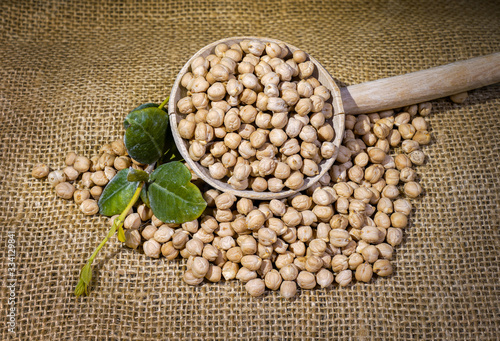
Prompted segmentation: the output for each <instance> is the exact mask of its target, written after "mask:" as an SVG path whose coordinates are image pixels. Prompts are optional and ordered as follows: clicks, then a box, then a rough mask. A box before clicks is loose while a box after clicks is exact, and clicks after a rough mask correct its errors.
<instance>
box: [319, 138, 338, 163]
mask: <svg viewBox="0 0 500 341" xmlns="http://www.w3.org/2000/svg"><path fill="white" fill-rule="evenodd" d="M336 151H337V147H336V146H335V145H334V144H333V143H332V142H327V141H325V142H323V143H322V144H321V148H320V153H321V157H322V158H324V159H329V158H332V157H333V156H334V155H335V152H336Z"/></svg>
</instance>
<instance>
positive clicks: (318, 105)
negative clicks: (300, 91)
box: [309, 95, 325, 113]
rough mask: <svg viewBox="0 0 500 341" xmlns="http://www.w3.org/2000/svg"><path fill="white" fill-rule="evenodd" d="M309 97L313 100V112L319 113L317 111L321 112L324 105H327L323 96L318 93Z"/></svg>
mask: <svg viewBox="0 0 500 341" xmlns="http://www.w3.org/2000/svg"><path fill="white" fill-rule="evenodd" d="M309 99H310V100H311V103H312V109H311V112H313V113H317V112H321V110H323V106H324V105H325V101H324V100H323V98H322V97H320V96H318V95H312V96H311V97H309Z"/></svg>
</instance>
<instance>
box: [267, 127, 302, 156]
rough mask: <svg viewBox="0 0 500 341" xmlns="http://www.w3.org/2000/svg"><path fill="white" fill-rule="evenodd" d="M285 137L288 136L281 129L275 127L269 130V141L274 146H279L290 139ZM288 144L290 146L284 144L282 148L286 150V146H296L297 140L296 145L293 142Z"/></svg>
mask: <svg viewBox="0 0 500 341" xmlns="http://www.w3.org/2000/svg"><path fill="white" fill-rule="evenodd" d="M287 139H288V136H287V134H286V133H285V132H284V131H283V130H282V129H277V128H275V129H273V130H271V132H270V133H269V141H270V142H271V143H272V144H273V145H274V146H276V147H281V146H282V145H283V144H284V143H286V142H288V141H291V140H288V141H287ZM295 141H297V140H295ZM290 144H291V146H288V145H286V146H284V147H282V148H284V150H287V149H288V148H296V146H298V142H297V144H296V145H295V143H294V142H290ZM282 152H283V151H282Z"/></svg>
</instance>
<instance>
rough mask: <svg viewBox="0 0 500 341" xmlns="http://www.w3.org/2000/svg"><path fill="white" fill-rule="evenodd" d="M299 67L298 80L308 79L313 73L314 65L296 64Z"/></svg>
mask: <svg viewBox="0 0 500 341" xmlns="http://www.w3.org/2000/svg"><path fill="white" fill-rule="evenodd" d="M298 67H299V78H300V79H306V78H308V77H310V76H311V75H312V74H313V72H314V64H313V62H311V61H305V62H303V63H298Z"/></svg>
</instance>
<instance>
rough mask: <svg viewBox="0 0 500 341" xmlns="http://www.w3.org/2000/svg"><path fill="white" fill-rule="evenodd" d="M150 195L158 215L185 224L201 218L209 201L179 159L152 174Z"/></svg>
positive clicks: (164, 219) (150, 200)
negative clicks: (192, 181)
mask: <svg viewBox="0 0 500 341" xmlns="http://www.w3.org/2000/svg"><path fill="white" fill-rule="evenodd" d="M150 180H151V181H152V183H151V184H150V185H149V187H148V197H149V202H150V206H151V209H152V210H153V213H154V215H155V216H156V217H157V218H158V219H160V220H161V221H163V222H165V223H175V224H182V223H184V222H186V221H191V220H194V219H196V218H198V217H199V216H200V215H201V214H202V213H203V210H204V209H205V207H206V206H207V203H206V202H205V200H203V196H202V195H201V192H200V190H199V189H198V187H196V186H195V185H194V184H192V183H191V182H190V181H191V172H190V171H189V169H187V167H186V166H184V165H183V164H182V163H180V162H178V161H174V162H169V163H167V164H164V165H161V166H159V167H158V168H157V169H156V170H155V171H154V172H153V174H151V176H150Z"/></svg>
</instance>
